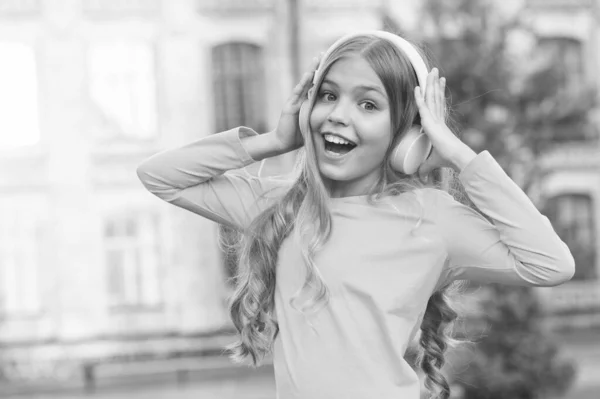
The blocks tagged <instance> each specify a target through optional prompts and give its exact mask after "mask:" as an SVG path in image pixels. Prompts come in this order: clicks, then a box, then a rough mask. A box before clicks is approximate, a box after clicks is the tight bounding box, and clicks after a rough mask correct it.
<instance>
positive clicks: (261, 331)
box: [137, 31, 574, 399]
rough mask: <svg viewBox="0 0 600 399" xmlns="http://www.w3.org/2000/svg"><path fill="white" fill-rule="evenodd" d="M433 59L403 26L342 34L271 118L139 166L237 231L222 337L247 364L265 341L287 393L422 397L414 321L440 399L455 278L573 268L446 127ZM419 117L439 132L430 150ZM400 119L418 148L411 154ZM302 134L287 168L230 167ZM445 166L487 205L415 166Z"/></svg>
mask: <svg viewBox="0 0 600 399" xmlns="http://www.w3.org/2000/svg"><path fill="white" fill-rule="evenodd" d="M426 64H427V63H426V62H425V60H424V59H423V58H422V57H421V55H420V53H419V52H418V51H417V49H416V47H414V46H413V45H412V44H410V43H409V42H407V41H406V40H404V39H401V38H399V37H398V36H395V35H392V34H389V33H383V32H379V31H373V32H361V33H356V34H352V35H349V36H346V37H344V38H342V39H340V40H338V42H336V43H335V44H334V45H333V46H332V47H331V48H330V49H329V50H328V51H327V53H326V54H325V55H324V56H323V57H322V60H320V62H319V60H318V59H315V61H314V65H313V66H312V67H311V70H312V69H314V68H316V71H310V72H307V73H305V74H304V76H303V77H302V79H301V81H300V83H298V85H297V86H296V87H295V88H294V90H293V92H292V94H291V96H290V98H289V99H288V100H287V102H286V104H285V105H284V107H283V111H282V113H281V117H280V119H279V122H278V124H277V127H276V128H275V129H274V130H273V131H271V132H268V133H265V134H261V135H258V134H257V133H255V132H254V131H252V130H251V129H249V128H246V127H238V128H235V129H231V130H229V131H226V132H222V133H218V134H214V135H210V136H207V137H204V138H202V139H199V140H196V141H193V142H191V143H189V144H187V145H184V146H182V147H180V148H175V149H171V150H167V151H163V152H161V153H159V154H156V155H154V156H152V157H150V158H149V159H147V160H145V161H144V162H143V163H142V164H141V165H140V166H139V167H138V170H137V173H138V176H139V178H140V179H141V181H142V182H143V184H144V185H145V187H146V188H147V189H148V190H149V191H150V192H152V193H153V194H155V195H157V196H158V197H159V198H161V199H163V200H165V201H168V202H169V203H171V204H173V205H176V206H179V207H182V208H185V209H187V210H189V211H191V212H194V213H196V214H198V215H201V216H203V217H205V218H208V219H210V220H213V221H215V222H217V223H222V224H226V225H229V226H233V227H235V228H236V229H237V230H239V231H241V232H242V233H243V240H242V242H241V245H240V252H239V254H240V260H239V273H238V275H237V276H236V279H235V281H236V291H235V293H234V295H233V297H232V299H231V303H230V312H231V318H232V320H233V322H234V324H235V326H236V328H237V330H238V331H239V341H238V342H237V343H235V344H234V345H232V346H231V347H230V350H231V351H232V353H233V358H234V359H236V360H242V359H244V358H246V357H250V358H251V360H252V362H253V364H254V365H257V364H259V363H260V361H261V359H262V358H263V356H264V355H265V354H268V353H270V352H271V351H272V353H273V364H274V370H275V380H276V385H277V397H278V398H280V399H318V398H327V399H332V398H344V399H353V398H356V399H359V398H360V399H364V398H379V399H399V398H402V399H418V398H419V395H420V392H419V390H420V383H419V378H418V375H417V373H416V372H415V371H414V370H413V369H412V368H411V367H410V365H409V364H408V362H407V361H406V360H405V358H404V357H405V355H406V350H407V347H408V345H409V342H411V341H412V340H413V339H415V338H416V337H417V333H419V332H420V338H419V343H420V345H421V347H422V353H421V354H420V357H419V365H420V367H421V368H422V370H423V372H424V373H425V376H426V386H427V387H428V388H429V389H430V390H432V391H433V390H438V391H440V397H441V398H444V399H446V398H448V397H449V395H450V391H449V386H448V383H447V382H446V380H445V379H444V377H443V376H442V374H441V372H440V368H441V366H442V365H443V363H444V358H443V355H444V351H445V349H446V346H447V341H448V340H449V337H446V335H445V334H446V333H445V331H446V328H447V327H448V325H449V323H450V322H452V321H453V320H454V319H455V318H456V313H455V312H454V310H453V309H452V308H451V307H450V306H449V304H448V302H447V300H446V294H447V292H448V290H449V289H450V287H452V285H453V284H452V283H453V282H455V281H457V280H474V281H478V282H483V283H492V282H495V283H504V284H514V285H529V286H553V285H557V284H561V283H563V282H565V281H568V280H569V279H570V278H571V277H572V275H573V273H574V261H573V257H572V256H571V253H570V252H569V249H568V248H567V247H566V245H565V244H564V243H563V242H562V241H561V240H560V238H559V237H558V236H557V235H556V234H555V232H554V230H553V229H552V226H551V225H550V223H549V221H548V220H547V219H546V218H545V217H544V216H543V215H541V214H540V213H539V212H538V210H537V209H536V208H535V206H534V205H533V204H532V202H531V201H530V200H529V198H528V197H527V196H526V195H525V194H524V193H523V191H521V189H520V188H519V187H518V186H517V185H516V184H515V183H514V182H513V181H512V180H511V179H510V178H509V177H508V176H507V175H506V174H505V173H504V171H503V170H502V168H501V167H500V166H499V165H498V163H497V162H496V161H495V160H494V158H493V157H492V156H491V155H490V153H489V152H487V151H483V152H481V153H479V154H476V153H474V152H473V151H472V150H471V149H470V148H469V147H468V146H467V145H466V144H464V143H462V142H461V141H460V140H459V139H458V138H457V137H456V136H455V135H454V134H453V133H452V132H451V130H450V129H449V128H448V127H447V126H446V124H445V121H444V109H445V97H444V88H445V81H444V79H443V78H440V77H439V74H438V70H437V69H435V68H434V69H433V70H431V72H428V71H427V67H426ZM301 110H302V112H301ZM419 125H420V126H422V128H423V130H424V134H425V135H426V136H424V137H426V138H427V139H428V142H430V143H431V144H433V150H432V152H431V155H430V156H429V157H428V158H427V160H426V161H425V162H423V163H421V161H423V158H424V156H423V154H424V155H425V156H426V155H427V154H428V152H427V151H426V150H428V149H429V148H428V147H427V145H424V146H423V145H421V144H423V141H422V140H421V142H420V143H421V144H419V136H418V134H417V135H415V134H414V132H415V127H417V129H418V126H419ZM417 132H418V130H417ZM409 134H411V135H412V138H413V139H414V141H415V142H416V143H417V144H415V145H416V147H414V146H413V147H414V148H417V147H419V145H420V146H421V147H420V148H421V149H422V150H423V149H424V150H425V152H423V153H422V154H421V155H419V154H417V156H412V158H411V155H410V151H408V150H407V147H406V145H405V144H406V140H405V139H406V138H407V137H408V135H409ZM415 138H416V139H415ZM412 142H413V141H412V140H411V142H410V143H412ZM403 145H404V147H403ZM299 148H301V151H300V156H299V161H298V168H297V173H296V174H294V175H293V176H292V178H291V179H276V178H260V177H250V176H247V175H240V174H235V173H230V172H229V171H231V170H233V169H239V168H242V167H244V166H247V165H249V164H251V163H252V162H256V161H260V160H263V159H265V158H268V157H272V156H275V155H279V154H282V153H285V152H288V151H292V150H296V149H299ZM417 152H418V151H417ZM415 159H416V160H417V162H416V165H417V166H419V164H420V168H419V169H418V170H417V169H416V168H415V163H414V162H412V161H415ZM411 160H412V161H411ZM411 162H412V163H411ZM440 167H449V168H451V169H453V170H454V171H455V172H456V174H457V175H458V181H459V182H460V183H461V184H462V185H463V186H464V191H465V192H466V193H467V195H468V199H469V200H471V201H472V202H473V204H474V205H475V206H476V207H477V208H478V210H479V212H481V213H479V212H478V211H477V210H475V209H473V208H471V207H469V206H466V205H463V204H462V203H460V202H458V201H456V200H455V199H454V198H453V197H452V196H451V195H449V194H448V192H446V191H444V190H443V189H442V187H446V186H447V184H445V183H444V184H440V182H429V183H427V182H425V181H422V180H425V178H426V176H427V175H428V174H429V173H430V172H431V171H432V170H434V169H436V168H440ZM419 177H421V179H420V178H419Z"/></svg>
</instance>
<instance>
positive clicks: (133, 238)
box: [104, 214, 162, 309]
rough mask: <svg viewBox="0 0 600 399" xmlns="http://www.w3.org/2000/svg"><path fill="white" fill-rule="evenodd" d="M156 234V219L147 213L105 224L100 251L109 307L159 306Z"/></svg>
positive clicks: (159, 280) (158, 251)
mask: <svg viewBox="0 0 600 399" xmlns="http://www.w3.org/2000/svg"><path fill="white" fill-rule="evenodd" d="M158 231H159V229H158V218H157V217H156V216H154V215H151V214H137V215H135V216H133V215H132V216H125V215H124V216H122V217H115V218H113V219H111V220H108V221H106V223H105V225H104V248H105V265H106V277H107V279H106V282H107V288H108V300H109V305H110V306H111V307H113V308H134V309H135V308H151V307H156V306H159V305H160V304H161V302H162V295H161V276H160V272H161V268H160V265H161V261H160V248H159V242H158Z"/></svg>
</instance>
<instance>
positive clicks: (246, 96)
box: [212, 43, 266, 133]
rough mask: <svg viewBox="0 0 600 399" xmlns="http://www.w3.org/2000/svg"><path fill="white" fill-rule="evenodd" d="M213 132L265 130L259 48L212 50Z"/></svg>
mask: <svg viewBox="0 0 600 399" xmlns="http://www.w3.org/2000/svg"><path fill="white" fill-rule="evenodd" d="M212 74H213V91H214V98H215V129H216V130H215V131H217V132H221V131H223V130H227V129H231V128H234V127H237V126H241V125H243V126H248V127H250V128H252V129H254V130H256V131H257V132H259V133H262V132H264V131H265V129H266V123H265V115H266V113H265V79H264V60H263V50H262V48H261V47H259V46H256V45H254V44H249V43H225V44H221V45H219V46H216V47H214V48H213V50H212Z"/></svg>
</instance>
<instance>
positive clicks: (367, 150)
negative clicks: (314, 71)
mask: <svg viewBox="0 0 600 399" xmlns="http://www.w3.org/2000/svg"><path fill="white" fill-rule="evenodd" d="M310 128H311V131H312V134H313V139H314V141H315V152H316V156H317V163H318V165H319V169H320V171H321V175H322V176H323V179H324V181H325V184H326V185H327V186H329V187H330V188H331V196H332V197H346V196H354V195H363V194H366V193H367V191H368V190H369V188H370V187H371V185H372V184H374V183H375V182H376V181H377V179H378V177H379V174H380V170H381V163H382V161H383V157H384V155H385V153H386V151H387V149H388V146H389V145H390V141H391V139H392V132H391V121H390V105H389V103H388V98H387V95H386V92H385V89H384V87H383V84H382V83H381V80H380V79H379V77H378V76H377V74H376V73H375V71H373V69H372V68H371V66H370V65H369V64H368V62H367V61H366V60H365V59H364V58H362V57H360V56H350V57H344V58H342V59H340V60H338V61H336V62H335V63H334V64H333V65H332V66H331V68H330V69H329V72H328V73H327V75H326V76H325V79H324V80H323V84H322V85H321V87H320V89H319V92H318V93H317V99H316V102H315V105H314V108H313V110H312V113H311V115H310ZM327 133H333V134H337V135H339V136H341V137H343V138H344V139H345V140H349V141H351V142H352V143H353V144H355V145H341V144H330V143H329V142H327V141H326V140H325V138H326V137H327Z"/></svg>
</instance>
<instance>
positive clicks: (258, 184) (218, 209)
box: [137, 127, 288, 228]
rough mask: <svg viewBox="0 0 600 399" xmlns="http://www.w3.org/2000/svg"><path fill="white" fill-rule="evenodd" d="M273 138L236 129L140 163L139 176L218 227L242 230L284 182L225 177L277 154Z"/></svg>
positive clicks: (171, 200)
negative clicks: (220, 224) (223, 225)
mask: <svg viewBox="0 0 600 399" xmlns="http://www.w3.org/2000/svg"><path fill="white" fill-rule="evenodd" d="M272 140H273V136H272V134H271V133H265V134H263V135H258V134H257V133H256V132H254V131H253V130H251V129H249V128H245V127H239V128H235V129H231V130H228V131H225V132H222V133H217V134H213V135H210V136H207V137H204V138H201V139H199V140H196V141H193V142H191V143H188V144H186V145H184V146H182V147H179V148H174V149H170V150H165V151H162V152H159V153H158V154H155V155H153V156H151V157H150V158H148V159H146V160H144V161H143V162H142V163H141V164H140V165H139V166H138V167H137V175H138V177H139V179H140V180H141V182H142V184H143V185H144V186H145V187H146V189H147V190H148V191H150V192H151V193H152V194H154V195H156V196H157V197H159V198H160V199H162V200H164V201H167V202H169V203H171V204H173V205H176V206H178V207H181V208H183V209H187V210H188V211H190V212H194V213H196V214H198V215H200V216H203V217H205V218H208V219H210V220H212V221H215V222H217V223H222V224H226V225H229V226H232V227H236V228H243V227H245V226H247V225H248V224H249V222H250V221H251V220H252V219H253V218H254V217H255V216H257V215H258V214H259V213H260V212H261V211H262V210H264V209H265V208H266V207H267V206H268V205H269V204H270V203H272V201H273V199H274V198H276V197H277V194H279V193H281V189H283V188H284V187H286V184H287V183H288V182H285V181H283V180H276V179H268V178H256V177H251V176H240V175H238V174H232V173H226V172H227V171H229V170H234V169H240V168H242V167H245V166H247V165H249V164H251V163H253V162H255V161H258V160H261V159H264V158H267V157H271V156H275V155H279V154H281V153H283V152H284V151H282V150H280V149H278V147H277V146H275V143H274V142H273V141H272Z"/></svg>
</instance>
